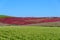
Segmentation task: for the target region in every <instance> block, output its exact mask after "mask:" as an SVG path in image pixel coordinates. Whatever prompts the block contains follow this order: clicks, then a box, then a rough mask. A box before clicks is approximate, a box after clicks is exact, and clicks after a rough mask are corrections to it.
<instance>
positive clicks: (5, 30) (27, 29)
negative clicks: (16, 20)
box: [0, 26, 60, 40]
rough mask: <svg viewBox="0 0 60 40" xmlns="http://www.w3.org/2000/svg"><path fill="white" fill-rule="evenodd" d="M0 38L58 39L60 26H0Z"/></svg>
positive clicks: (13, 39)
mask: <svg viewBox="0 0 60 40" xmlns="http://www.w3.org/2000/svg"><path fill="white" fill-rule="evenodd" d="M0 40H60V28H59V27H40V26H0Z"/></svg>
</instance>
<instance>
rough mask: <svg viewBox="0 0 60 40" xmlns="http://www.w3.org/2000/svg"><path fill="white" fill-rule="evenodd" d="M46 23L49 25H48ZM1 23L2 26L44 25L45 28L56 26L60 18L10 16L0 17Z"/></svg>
mask: <svg viewBox="0 0 60 40" xmlns="http://www.w3.org/2000/svg"><path fill="white" fill-rule="evenodd" d="M48 22H50V23H49V24H48ZM52 22H53V24H52ZM56 22H57V23H56ZM1 23H3V25H4V24H8V25H33V24H34V25H37V24H38V25H42V24H44V25H45V26H46V25H47V24H48V25H50V24H52V25H55V24H57V25H58V24H59V23H60V17H39V18H37V17H11V16H5V15H0V24H1ZM45 23H46V24H45ZM54 23H55V24H54ZM58 26H60V25H58Z"/></svg>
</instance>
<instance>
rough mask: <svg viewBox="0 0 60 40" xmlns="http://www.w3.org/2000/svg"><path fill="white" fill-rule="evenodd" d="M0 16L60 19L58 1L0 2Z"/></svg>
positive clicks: (0, 0)
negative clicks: (53, 17)
mask: <svg viewBox="0 0 60 40" xmlns="http://www.w3.org/2000/svg"><path fill="white" fill-rule="evenodd" d="M0 14H1V15H9V16H18V17H52V16H55V17H56V16H58V17H60V0H0Z"/></svg>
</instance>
